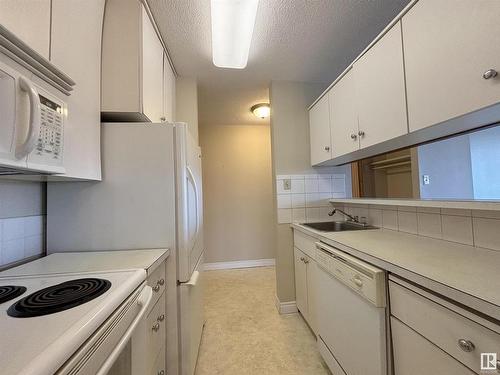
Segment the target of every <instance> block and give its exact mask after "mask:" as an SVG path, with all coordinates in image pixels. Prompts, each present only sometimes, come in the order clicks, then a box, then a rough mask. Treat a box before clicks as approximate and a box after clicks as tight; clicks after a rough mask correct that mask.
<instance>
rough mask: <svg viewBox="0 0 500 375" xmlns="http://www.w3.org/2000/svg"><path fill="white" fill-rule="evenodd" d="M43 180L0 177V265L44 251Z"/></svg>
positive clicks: (44, 210) (44, 213) (44, 204)
mask: <svg viewBox="0 0 500 375" xmlns="http://www.w3.org/2000/svg"><path fill="white" fill-rule="evenodd" d="M45 206H46V203H45V183H38V182H18V181H7V180H2V181H0V268H1V267H2V266H5V265H9V264H12V263H15V262H18V261H20V260H22V259H25V258H30V257H33V256H38V255H40V254H42V253H43V252H44V248H45V246H44V244H45V236H44V233H45V215H46V209H45Z"/></svg>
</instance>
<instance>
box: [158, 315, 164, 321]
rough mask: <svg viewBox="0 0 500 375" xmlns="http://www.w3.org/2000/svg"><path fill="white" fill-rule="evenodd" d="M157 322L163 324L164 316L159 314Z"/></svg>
mask: <svg viewBox="0 0 500 375" xmlns="http://www.w3.org/2000/svg"><path fill="white" fill-rule="evenodd" d="M157 320H158V321H159V322H163V321H164V320H165V314H161V315H160V316H159V317H158V319H157Z"/></svg>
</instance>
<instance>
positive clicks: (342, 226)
mask: <svg viewBox="0 0 500 375" xmlns="http://www.w3.org/2000/svg"><path fill="white" fill-rule="evenodd" d="M302 225H303V226H305V227H309V228H312V229H315V230H319V231H321V232H344V231H348V230H366V229H378V228H377V227H374V226H372V225H366V224H357V223H351V222H347V221H327V222H322V223H304V224H302Z"/></svg>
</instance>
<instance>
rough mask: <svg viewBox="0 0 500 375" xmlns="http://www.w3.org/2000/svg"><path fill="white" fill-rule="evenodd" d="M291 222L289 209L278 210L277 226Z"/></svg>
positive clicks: (290, 210)
mask: <svg viewBox="0 0 500 375" xmlns="http://www.w3.org/2000/svg"><path fill="white" fill-rule="evenodd" d="M291 222H292V209H291V208H278V224H286V223H291Z"/></svg>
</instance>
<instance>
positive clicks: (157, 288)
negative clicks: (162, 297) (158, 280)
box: [153, 285, 160, 293]
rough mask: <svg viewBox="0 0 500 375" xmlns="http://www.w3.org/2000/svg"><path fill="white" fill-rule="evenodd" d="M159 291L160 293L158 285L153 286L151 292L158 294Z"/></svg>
mask: <svg viewBox="0 0 500 375" xmlns="http://www.w3.org/2000/svg"><path fill="white" fill-rule="evenodd" d="M159 291H160V286H159V285H155V286H154V287H153V292H155V293H158V292H159Z"/></svg>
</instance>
